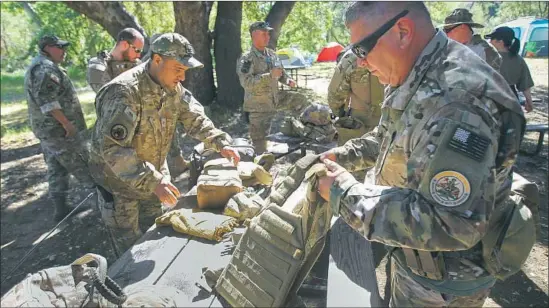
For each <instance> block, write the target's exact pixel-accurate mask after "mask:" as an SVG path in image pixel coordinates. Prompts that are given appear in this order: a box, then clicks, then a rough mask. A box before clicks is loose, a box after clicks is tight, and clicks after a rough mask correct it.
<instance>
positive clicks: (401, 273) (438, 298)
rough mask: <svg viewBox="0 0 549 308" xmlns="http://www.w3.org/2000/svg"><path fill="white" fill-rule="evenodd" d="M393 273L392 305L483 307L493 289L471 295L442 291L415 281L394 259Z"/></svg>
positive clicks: (390, 304) (392, 264)
mask: <svg viewBox="0 0 549 308" xmlns="http://www.w3.org/2000/svg"><path fill="white" fill-rule="evenodd" d="M391 273H392V276H391V301H390V303H389V306H390V307H482V305H484V301H486V298H487V297H488V295H489V294H490V289H491V288H486V289H482V290H480V291H478V292H477V293H476V294H473V295H470V296H455V295H451V294H445V293H440V292H437V291H434V290H431V289H428V288H426V287H424V286H423V285H421V284H420V283H418V282H417V281H415V280H414V279H413V278H412V277H410V276H409V275H408V273H407V272H406V270H405V269H403V268H402V267H401V266H400V265H399V264H398V263H397V262H396V261H395V260H394V259H393V260H392V262H391Z"/></svg>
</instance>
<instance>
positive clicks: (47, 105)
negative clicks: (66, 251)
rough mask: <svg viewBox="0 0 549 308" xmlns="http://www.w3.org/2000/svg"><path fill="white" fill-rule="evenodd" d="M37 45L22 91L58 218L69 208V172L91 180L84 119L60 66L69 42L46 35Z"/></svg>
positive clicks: (89, 182)
mask: <svg viewBox="0 0 549 308" xmlns="http://www.w3.org/2000/svg"><path fill="white" fill-rule="evenodd" d="M38 46H39V48H40V54H39V55H38V56H37V57H36V58H34V59H33V60H32V63H31V65H30V67H29V68H28V70H27V72H26V74H25V95H26V97H27V105H28V112H29V121H30V125H31V129H32V132H33V133H34V135H35V136H36V138H38V139H39V140H40V145H41V147H42V152H43V153H44V160H45V161H46V165H47V167H48V173H47V177H48V185H49V188H48V190H49V197H50V199H51V201H52V202H53V204H54V206H55V214H54V219H55V220H57V221H59V220H61V219H63V218H64V217H65V216H66V215H67V214H68V213H69V212H70V210H71V209H70V208H69V207H68V206H67V192H68V189H69V178H70V176H69V174H72V175H74V176H75V177H76V178H77V179H78V180H79V181H80V183H81V184H82V185H84V186H85V187H88V188H92V187H94V183H93V179H92V178H91V177H90V175H89V173H88V167H87V163H86V161H87V155H88V154H87V150H86V145H85V142H86V137H85V134H86V121H84V115H83V114H82V108H81V106H80V102H79V101H78V96H77V95H76V90H75V89H74V86H73V84H72V82H71V80H70V79H69V76H68V75H67V73H66V70H65V69H64V68H62V67H60V66H59V63H61V62H62V61H63V60H64V58H65V54H66V48H67V46H69V42H67V41H63V40H60V39H59V38H58V37H56V36H53V35H45V36H43V37H42V38H41V39H40V41H39V43H38Z"/></svg>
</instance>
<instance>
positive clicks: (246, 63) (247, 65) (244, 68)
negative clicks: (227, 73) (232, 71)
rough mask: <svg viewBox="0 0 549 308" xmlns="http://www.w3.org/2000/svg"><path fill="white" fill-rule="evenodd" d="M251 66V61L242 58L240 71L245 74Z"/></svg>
mask: <svg viewBox="0 0 549 308" xmlns="http://www.w3.org/2000/svg"><path fill="white" fill-rule="evenodd" d="M251 66H252V61H250V60H244V61H242V67H241V68H240V71H241V72H242V73H244V74H247V73H248V72H249V71H250V67H251Z"/></svg>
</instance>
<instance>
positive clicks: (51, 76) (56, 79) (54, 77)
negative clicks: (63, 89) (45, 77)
mask: <svg viewBox="0 0 549 308" xmlns="http://www.w3.org/2000/svg"><path fill="white" fill-rule="evenodd" d="M50 79H51V80H53V82H55V83H56V84H61V82H60V81H59V77H57V76H56V75H55V74H50Z"/></svg>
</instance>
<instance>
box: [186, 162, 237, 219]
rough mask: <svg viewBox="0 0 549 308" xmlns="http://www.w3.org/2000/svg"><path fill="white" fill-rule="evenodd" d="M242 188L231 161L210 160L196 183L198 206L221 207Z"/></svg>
mask: <svg viewBox="0 0 549 308" xmlns="http://www.w3.org/2000/svg"><path fill="white" fill-rule="evenodd" d="M242 189H243V187H242V180H240V177H239V175H238V170H237V168H236V167H235V166H234V164H233V163H231V162H230V161H229V160H228V159H226V158H218V159H213V160H210V161H208V162H207V163H206V164H205V165H204V171H203V172H202V174H201V175H200V176H199V177H198V181H197V184H196V198H197V201H198V207H199V208H201V209H204V208H223V207H225V205H226V204H227V202H228V201H229V199H230V198H231V197H232V196H234V195H236V194H237V193H239V192H241V191H242Z"/></svg>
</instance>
